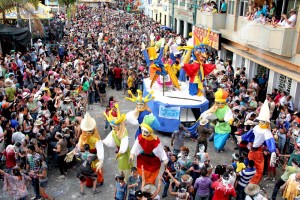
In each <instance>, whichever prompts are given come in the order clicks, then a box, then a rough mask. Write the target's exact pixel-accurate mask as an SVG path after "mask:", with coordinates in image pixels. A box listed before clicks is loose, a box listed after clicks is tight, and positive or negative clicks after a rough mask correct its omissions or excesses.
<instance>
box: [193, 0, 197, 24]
mask: <svg viewBox="0 0 300 200" xmlns="http://www.w3.org/2000/svg"><path fill="white" fill-rule="evenodd" d="M196 18H197V0H194V13H193V25H194V26H195V25H196Z"/></svg>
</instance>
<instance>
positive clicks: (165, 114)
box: [158, 105, 180, 120]
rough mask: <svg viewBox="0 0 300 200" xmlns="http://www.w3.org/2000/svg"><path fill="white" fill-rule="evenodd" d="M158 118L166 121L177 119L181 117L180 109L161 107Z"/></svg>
mask: <svg viewBox="0 0 300 200" xmlns="http://www.w3.org/2000/svg"><path fill="white" fill-rule="evenodd" d="M158 116H159V117H161V118H166V119H177V120H179V117H180V107H179V106H178V107H165V106H163V105H160V106H159V111H158Z"/></svg>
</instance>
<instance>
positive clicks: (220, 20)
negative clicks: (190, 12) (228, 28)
mask: <svg viewBox="0 0 300 200" xmlns="http://www.w3.org/2000/svg"><path fill="white" fill-rule="evenodd" d="M197 24H200V25H202V26H204V27H208V28H211V29H213V30H217V31H218V30H219V29H224V28H225V25H226V14H220V13H212V12H200V11H198V12H197Z"/></svg>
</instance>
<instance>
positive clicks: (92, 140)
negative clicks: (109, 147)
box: [65, 113, 104, 187]
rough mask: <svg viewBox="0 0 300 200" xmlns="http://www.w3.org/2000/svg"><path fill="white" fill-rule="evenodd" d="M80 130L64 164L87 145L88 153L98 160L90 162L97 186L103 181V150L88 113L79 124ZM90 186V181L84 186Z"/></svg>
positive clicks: (96, 130)
mask: <svg viewBox="0 0 300 200" xmlns="http://www.w3.org/2000/svg"><path fill="white" fill-rule="evenodd" d="M80 128H81V130H82V133H81V135H80V137H79V140H78V143H77V144H76V147H75V148H74V149H73V150H72V151H71V152H69V153H68V154H67V156H66V159H65V160H66V162H71V161H72V160H73V158H74V155H75V153H76V152H77V151H84V148H83V146H84V145H85V144H88V145H89V146H90V153H93V154H96V155H97V158H98V159H97V160H95V161H93V162H92V168H93V170H94V171H95V172H97V176H98V177H97V182H98V183H99V184H103V181H104V179H103V175H102V165H103V161H104V149H103V142H102V140H101V137H100V135H99V132H98V129H97V126H96V121H95V119H94V118H92V117H91V116H90V114H89V113H86V114H85V115H84V118H83V119H82V121H81V123H80ZM92 185H93V181H92V180H87V181H86V186H88V187H91V186H92Z"/></svg>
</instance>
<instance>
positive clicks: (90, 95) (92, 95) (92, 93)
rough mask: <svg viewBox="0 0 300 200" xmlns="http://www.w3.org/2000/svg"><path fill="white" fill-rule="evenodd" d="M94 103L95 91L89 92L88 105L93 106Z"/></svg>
mask: <svg viewBox="0 0 300 200" xmlns="http://www.w3.org/2000/svg"><path fill="white" fill-rule="evenodd" d="M94 102H95V91H89V104H93V103H94Z"/></svg>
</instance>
